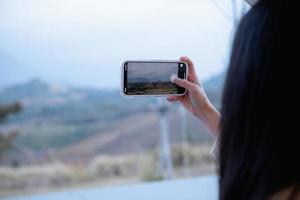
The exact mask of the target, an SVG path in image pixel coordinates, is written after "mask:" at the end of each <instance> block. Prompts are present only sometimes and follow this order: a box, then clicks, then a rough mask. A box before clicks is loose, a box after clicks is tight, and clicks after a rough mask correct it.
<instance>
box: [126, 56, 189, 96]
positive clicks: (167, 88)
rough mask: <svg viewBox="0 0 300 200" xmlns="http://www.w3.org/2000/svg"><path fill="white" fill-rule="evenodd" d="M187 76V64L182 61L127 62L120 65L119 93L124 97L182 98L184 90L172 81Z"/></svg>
mask: <svg viewBox="0 0 300 200" xmlns="http://www.w3.org/2000/svg"><path fill="white" fill-rule="evenodd" d="M187 76H188V64H187V63H186V62H183V61H161V60H157V61H155V60H152V61H142V60H139V61H138V60H129V61H125V62H123V64H122V84H121V85H122V86H121V92H122V94H123V95H124V96H182V95H184V94H185V93H186V89H185V88H182V87H180V86H178V85H176V84H175V83H172V80H173V78H174V77H179V78H182V79H186V78H187Z"/></svg>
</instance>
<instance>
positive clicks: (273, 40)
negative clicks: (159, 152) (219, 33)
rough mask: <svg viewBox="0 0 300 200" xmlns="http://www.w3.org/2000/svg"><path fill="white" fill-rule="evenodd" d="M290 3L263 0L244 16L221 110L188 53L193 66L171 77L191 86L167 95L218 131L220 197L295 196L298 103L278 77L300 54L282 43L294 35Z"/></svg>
mask: <svg viewBox="0 0 300 200" xmlns="http://www.w3.org/2000/svg"><path fill="white" fill-rule="evenodd" d="M251 3H252V4H254V3H255V1H251ZM289 3H291V1H286V0H260V1H259V2H257V3H256V4H255V5H254V6H253V7H252V9H251V10H250V11H249V12H248V13H247V14H246V15H245V16H244V17H243V19H242V20H241V22H240V25H239V27H238V30H237V33H236V35H235V39H234V44H233V48H232V55H231V61H230V65H229V69H228V72H227V78H226V82H225V88H224V93H223V99H222V109H221V114H219V112H218V111H217V110H216V109H215V108H214V107H213V105H212V104H211V103H210V102H209V100H208V98H207V96H206V95H205V92H204V89H203V88H202V85H201V83H200V82H199V79H198V78H197V76H196V72H195V69H194V65H193V63H192V61H191V60H190V59H189V58H187V57H182V58H181V60H183V61H186V62H187V63H188V64H189V70H190V74H189V77H188V80H183V79H178V78H177V79H175V83H176V84H177V85H179V86H181V87H184V88H186V89H187V90H188V92H187V94H186V95H185V96H183V97H169V98H168V100H169V101H171V102H175V101H180V102H181V104H182V105H183V106H184V107H185V108H186V109H187V110H188V111H190V112H191V113H192V114H194V115H195V116H196V117H197V118H199V119H200V121H201V122H202V123H203V124H204V125H205V126H206V127H207V128H208V129H209V130H210V132H211V133H212V134H213V135H214V136H216V137H217V138H218V147H217V149H216V150H217V154H218V155H217V157H218V161H219V175H220V199H224V200H234V199H242V200H246V199H255V200H256V199H258V200H260V199H300V164H299V163H300V162H299V154H300V151H299V148H298V147H297V145H298V143H299V142H298V140H297V139H298V136H297V134H296V131H297V130H298V127H297V122H296V119H295V117H292V115H291V112H293V111H294V110H295V109H293V108H292V105H290V104H292V103H293V101H292V100H293V98H289V95H288V94H282V93H283V92H282V91H284V90H283V89H282V88H290V87H292V86H293V84H291V83H290V82H289V81H283V78H284V77H290V75H291V71H292V70H293V69H294V68H293V66H294V65H295V64H292V63H293V61H297V60H298V58H297V56H296V55H294V54H295V53H294V52H293V51H292V50H289V49H290V48H287V47H288V46H287V45H291V44H293V42H294V43H295V40H296V38H298V36H296V37H292V34H293V33H292V32H293V31H294V29H293V25H295V24H293V25H289V23H287V22H289V21H291V20H293V19H292V18H289V15H288V14H287V13H288V11H289V7H288V4H289ZM294 20H295V19H294ZM295 46H296V45H295ZM294 67H295V66H294ZM281 89H282V90H281ZM294 92H296V91H294ZM296 103H298V102H295V104H296ZM295 106H296V105H295Z"/></svg>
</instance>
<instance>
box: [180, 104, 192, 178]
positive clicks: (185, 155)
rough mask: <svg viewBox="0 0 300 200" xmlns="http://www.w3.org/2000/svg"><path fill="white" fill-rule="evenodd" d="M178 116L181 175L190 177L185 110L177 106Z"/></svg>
mask: <svg viewBox="0 0 300 200" xmlns="http://www.w3.org/2000/svg"><path fill="white" fill-rule="evenodd" d="M179 114H180V124H181V127H180V128H181V129H180V133H181V146H182V148H181V150H182V156H183V174H184V175H185V176H190V175H191V170H190V158H189V155H188V152H186V151H188V149H186V148H187V147H189V142H188V131H189V130H188V126H187V115H186V111H185V109H184V108H183V107H182V106H180V105H179Z"/></svg>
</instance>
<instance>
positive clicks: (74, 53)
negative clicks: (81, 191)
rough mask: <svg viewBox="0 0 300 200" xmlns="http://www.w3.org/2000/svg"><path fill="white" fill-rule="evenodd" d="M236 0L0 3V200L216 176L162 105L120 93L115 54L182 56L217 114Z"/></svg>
mask: <svg viewBox="0 0 300 200" xmlns="http://www.w3.org/2000/svg"><path fill="white" fill-rule="evenodd" d="M247 9H248V7H247V5H246V4H244V3H243V2H242V1H239V0H185V1H179V0H151V1H150V0H109V1H108V0H107V1H105V0H43V1H40V0H27V1H22V0H0V74H1V78H0V197H1V196H16V195H17V196H23V195H27V194H35V193H47V192H50V191H51V192H52V191H58V190H59V191H63V190H67V189H70V188H75V189H76V188H89V187H102V186H105V187H108V186H114V185H126V184H131V183H141V182H146V181H160V180H166V179H168V180H170V179H171V180H174V179H178V178H189V177H198V176H205V175H214V174H216V166H215V162H214V160H213V158H212V156H211V155H210V149H211V146H212V143H213V139H212V138H211V137H210V136H209V134H208V132H207V131H206V130H205V129H204V128H203V127H202V126H201V124H200V122H199V121H197V120H196V119H195V118H194V117H193V116H191V115H190V114H189V113H186V112H185V111H184V110H183V109H182V108H181V107H180V106H179V105H178V104H169V103H166V101H165V99H164V98H162V99H157V98H149V97H148V98H131V99H125V98H123V97H122V96H121V95H120V90H119V87H120V67H121V63H122V61H123V60H125V59H163V60H166V59H167V60H177V59H179V57H180V56H183V55H187V56H189V57H190V58H191V59H192V60H193V61H194V64H195V66H196V70H197V73H198V76H199V77H200V79H201V80H202V82H203V84H204V87H205V90H206V92H207V94H208V96H209V98H210V100H211V101H212V102H213V103H214V105H215V106H216V107H217V108H220V100H221V95H222V85H223V82H224V78H225V72H226V67H227V63H228V57H229V55H230V46H231V42H232V36H233V34H234V30H235V27H236V25H237V23H238V21H239V19H240V16H242V14H243V13H244V12H245V11H246V10H247Z"/></svg>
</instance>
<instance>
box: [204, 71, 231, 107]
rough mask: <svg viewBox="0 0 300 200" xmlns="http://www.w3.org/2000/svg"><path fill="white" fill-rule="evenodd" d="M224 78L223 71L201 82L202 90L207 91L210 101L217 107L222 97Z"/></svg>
mask: <svg viewBox="0 0 300 200" xmlns="http://www.w3.org/2000/svg"><path fill="white" fill-rule="evenodd" d="M225 78H226V76H225V73H221V74H218V75H216V76H213V77H211V78H210V79H209V80H207V81H205V82H204V83H203V86H204V90H205V92H206V93H207V96H208V97H209V99H210V101H212V102H213V103H214V104H215V105H217V106H218V107H219V106H220V102H221V99H222V94H223V86H224V82H225Z"/></svg>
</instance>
